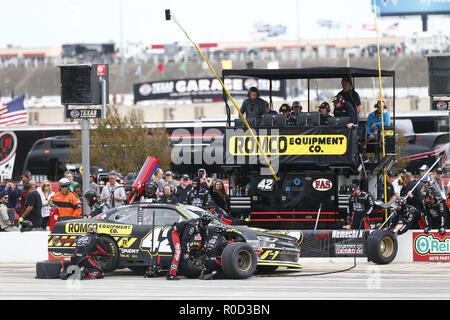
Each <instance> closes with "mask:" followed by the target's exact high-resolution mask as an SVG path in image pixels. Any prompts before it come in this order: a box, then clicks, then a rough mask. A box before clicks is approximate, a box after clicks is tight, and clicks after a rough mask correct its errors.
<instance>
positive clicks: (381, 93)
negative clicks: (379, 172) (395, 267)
mask: <svg viewBox="0 0 450 320" xmlns="http://www.w3.org/2000/svg"><path fill="white" fill-rule="evenodd" d="M373 7H374V15H375V30H376V35H377V57H378V80H379V82H380V101H381V139H382V146H383V153H382V154H383V158H384V156H385V155H386V148H385V142H384V101H383V86H382V82H381V61H380V39H379V35H378V19H377V3H376V0H373ZM379 160H380V159H378V161H379ZM383 178H384V183H383V184H384V203H387V190H386V168H384V170H383ZM384 212H385V219H387V209H385V210H384Z"/></svg>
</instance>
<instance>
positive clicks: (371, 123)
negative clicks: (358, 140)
mask: <svg viewBox="0 0 450 320" xmlns="http://www.w3.org/2000/svg"><path fill="white" fill-rule="evenodd" d="M374 107H375V108H376V110H375V111H373V112H371V113H369V116H368V117H367V121H366V129H367V135H368V137H367V141H368V142H369V143H375V154H376V156H375V159H374V162H375V163H376V162H378V158H379V155H380V144H379V143H378V142H379V141H380V134H381V129H382V126H383V124H384V127H388V126H390V125H391V116H390V115H389V112H387V111H382V110H383V108H384V109H386V108H387V107H386V104H385V103H384V101H381V100H378V102H377V103H376V104H375V105H374ZM381 112H383V124H382V122H381ZM363 154H364V157H365V156H366V149H365V148H364V149H363Z"/></svg>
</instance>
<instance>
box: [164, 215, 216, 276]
mask: <svg viewBox="0 0 450 320" xmlns="http://www.w3.org/2000/svg"><path fill="white" fill-rule="evenodd" d="M213 219H214V218H213V216H212V215H211V214H210V213H209V212H204V213H203V214H202V216H201V217H200V218H198V219H190V220H186V221H182V222H178V223H174V224H173V226H172V228H171V229H169V231H168V233H167V237H168V240H169V244H170V248H171V249H172V252H173V258H172V265H171V266H170V270H169V272H168V273H167V279H168V280H178V277H177V271H178V264H179V263H180V259H183V260H188V259H189V253H190V252H191V251H192V250H198V251H201V250H203V246H204V243H205V239H206V238H207V235H208V224H209V223H210V222H211V221H213Z"/></svg>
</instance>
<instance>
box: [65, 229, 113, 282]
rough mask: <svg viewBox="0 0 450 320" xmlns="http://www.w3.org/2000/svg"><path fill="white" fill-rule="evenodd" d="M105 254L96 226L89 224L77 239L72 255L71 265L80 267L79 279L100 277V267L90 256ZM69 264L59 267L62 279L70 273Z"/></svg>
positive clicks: (101, 275) (101, 271) (66, 277)
mask: <svg viewBox="0 0 450 320" xmlns="http://www.w3.org/2000/svg"><path fill="white" fill-rule="evenodd" d="M99 254H100V255H103V256H107V255H108V254H107V253H106V252H105V251H104V250H103V249H102V248H101V242H100V239H99V238H98V236H97V228H96V227H95V226H90V227H89V228H88V230H87V233H86V234H83V235H82V236H80V237H79V238H78V239H77V243H76V248H75V253H74V254H73V255H72V257H71V259H70V262H71V265H76V266H78V267H81V268H80V277H81V279H85V278H88V279H95V278H96V279H101V278H103V276H104V272H103V270H102V268H101V267H100V266H99V265H98V264H97V263H96V262H95V261H94V259H93V258H92V257H94V256H96V255H99ZM69 267H70V265H69V266H66V267H64V268H62V269H61V273H60V277H61V279H62V280H67V279H68V278H69V277H70V276H71V275H72V273H71V272H68V270H70V268H69Z"/></svg>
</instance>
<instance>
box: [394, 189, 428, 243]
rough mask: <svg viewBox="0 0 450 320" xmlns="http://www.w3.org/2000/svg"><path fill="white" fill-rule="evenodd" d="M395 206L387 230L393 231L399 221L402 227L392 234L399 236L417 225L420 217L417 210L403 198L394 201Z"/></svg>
mask: <svg viewBox="0 0 450 320" xmlns="http://www.w3.org/2000/svg"><path fill="white" fill-rule="evenodd" d="M395 206H396V209H395V212H394V214H393V215H392V219H391V222H390V223H389V230H391V231H394V229H395V227H397V225H398V223H399V221H401V222H402V224H403V225H402V226H401V228H400V229H398V230H397V231H395V232H394V233H395V234H397V235H401V234H404V233H405V232H406V231H408V230H409V229H410V228H411V227H413V226H414V225H415V224H417V223H418V221H419V220H420V218H421V215H420V211H419V210H417V209H416V208H414V207H413V206H411V205H409V204H407V203H406V198H404V197H400V198H397V199H395Z"/></svg>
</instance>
